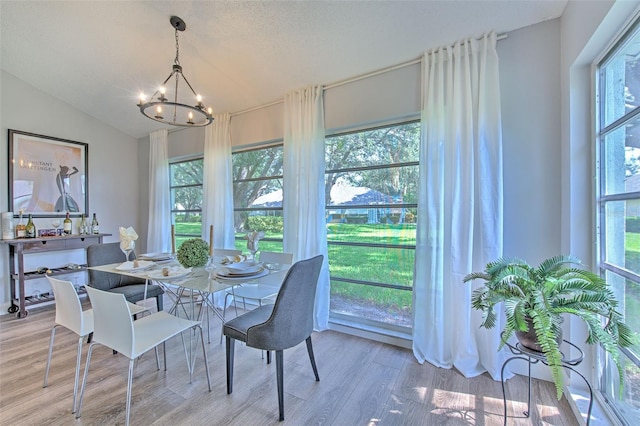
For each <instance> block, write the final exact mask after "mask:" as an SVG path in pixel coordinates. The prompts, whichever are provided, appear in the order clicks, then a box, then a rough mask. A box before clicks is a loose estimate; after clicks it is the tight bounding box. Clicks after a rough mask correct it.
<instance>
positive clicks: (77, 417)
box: [76, 342, 95, 419]
mask: <svg viewBox="0 0 640 426" xmlns="http://www.w3.org/2000/svg"><path fill="white" fill-rule="evenodd" d="M93 345H95V342H92V343H91V345H90V346H89V352H87V362H86V364H85V367H84V376H83V377H82V390H81V391H80V400H79V401H78V409H77V410H76V419H79V418H80V414H81V410H82V400H83V399H84V390H85V388H86V387H87V376H88V375H89V364H90V363H91V353H92V352H93Z"/></svg>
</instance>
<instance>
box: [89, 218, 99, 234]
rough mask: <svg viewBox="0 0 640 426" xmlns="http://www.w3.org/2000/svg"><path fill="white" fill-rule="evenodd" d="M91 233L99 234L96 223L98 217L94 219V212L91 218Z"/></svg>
mask: <svg viewBox="0 0 640 426" xmlns="http://www.w3.org/2000/svg"><path fill="white" fill-rule="evenodd" d="M91 233H92V234H99V233H100V225H99V224H98V219H96V214H95V213H94V214H93V219H92V220H91Z"/></svg>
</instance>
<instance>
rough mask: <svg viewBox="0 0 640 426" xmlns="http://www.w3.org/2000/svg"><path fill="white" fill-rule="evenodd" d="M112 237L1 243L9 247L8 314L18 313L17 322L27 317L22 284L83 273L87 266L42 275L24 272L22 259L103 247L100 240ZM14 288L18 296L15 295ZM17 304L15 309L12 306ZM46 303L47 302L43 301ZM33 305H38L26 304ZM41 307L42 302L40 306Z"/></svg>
mask: <svg viewBox="0 0 640 426" xmlns="http://www.w3.org/2000/svg"><path fill="white" fill-rule="evenodd" d="M110 235H111V234H83V235H62V236H59V237H40V238H20V239H14V240H0V242H1V243H4V244H8V245H9V274H10V277H9V278H10V280H11V286H10V287H11V306H10V307H9V309H8V311H9V313H10V314H14V313H17V317H18V318H24V317H26V316H27V315H29V311H27V308H26V305H27V301H26V299H25V294H24V293H25V289H24V282H25V280H30V279H36V278H42V277H45V276H54V275H62V274H71V273H74V272H78V271H83V270H85V269H86V267H87V265H80V268H79V269H67V268H63V267H61V268H51V269H50V270H51V272H50V273H46V274H42V273H38V272H35V271H25V270H24V256H25V255H28V254H32V253H44V252H49V251H60V250H74V249H86V248H87V247H89V246H90V245H93V244H102V238H103V237H106V236H110ZM16 285H17V286H18V290H19V291H18V293H20V294H19V296H17V295H16ZM16 301H17V302H18V305H16V303H15V302H16ZM45 301H46V300H45ZM29 303H30V304H36V303H38V302H29ZM40 303H42V302H40Z"/></svg>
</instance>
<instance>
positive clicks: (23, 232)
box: [16, 210, 27, 238]
mask: <svg viewBox="0 0 640 426" xmlns="http://www.w3.org/2000/svg"><path fill="white" fill-rule="evenodd" d="M26 236H27V227H26V226H25V225H24V223H23V222H22V210H20V222H18V224H17V225H16V238H25V237H26Z"/></svg>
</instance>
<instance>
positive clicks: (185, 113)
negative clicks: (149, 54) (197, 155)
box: [138, 16, 213, 127]
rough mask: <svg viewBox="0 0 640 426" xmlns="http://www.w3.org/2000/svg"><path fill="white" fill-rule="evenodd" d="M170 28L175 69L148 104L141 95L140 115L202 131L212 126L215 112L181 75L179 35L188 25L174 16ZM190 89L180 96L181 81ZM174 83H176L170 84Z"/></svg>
mask: <svg viewBox="0 0 640 426" xmlns="http://www.w3.org/2000/svg"><path fill="white" fill-rule="evenodd" d="M169 22H171V26H172V27H173V28H174V29H175V33H176V58H175V59H174V61H173V68H172V71H171V74H169V77H167V78H166V79H165V80H164V82H163V83H162V85H161V86H160V88H159V89H158V90H156V91H155V93H154V94H153V95H152V96H151V97H150V98H149V99H148V100H147V99H146V97H145V95H144V93H140V102H138V107H139V108H140V112H141V113H142V114H144V115H145V116H146V117H149V118H150V119H152V120H155V121H159V122H160V123H165V124H170V125H172V126H181V127H202V126H207V125H209V124H211V123H212V122H213V116H212V109H211V108H207V107H206V106H205V105H204V104H203V103H202V96H200V95H199V94H197V93H196V91H195V90H193V87H192V86H191V84H189V81H188V80H187V78H186V77H185V76H184V73H183V72H182V65H180V44H179V42H178V31H184V30H186V29H187V25H186V24H185V23H184V21H183V20H182V19H180V18H179V17H177V16H172V17H171V19H170V20H169ZM181 78H182V80H184V83H185V84H186V85H187V87H188V88H189V91H190V92H191V93H189V92H188V91H186V90H183V95H182V96H179V95H178V85H179V84H180V79H181ZM172 79H173V80H174V81H175V84H174V82H173V81H171V82H170V81H169V80H172ZM167 83H169V86H173V87H172V89H173V93H171V92H169V93H168V92H167ZM184 92H186V95H185V94H184Z"/></svg>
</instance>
